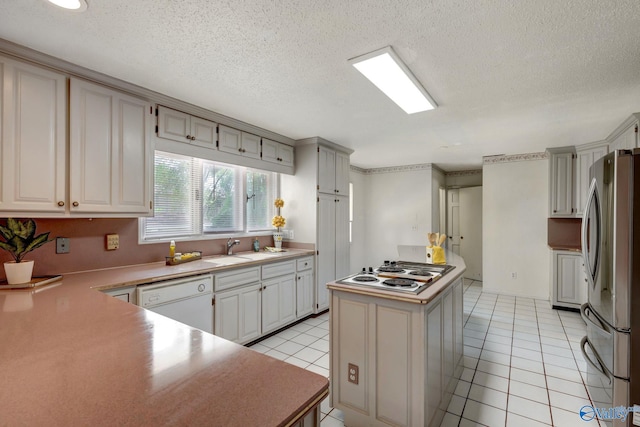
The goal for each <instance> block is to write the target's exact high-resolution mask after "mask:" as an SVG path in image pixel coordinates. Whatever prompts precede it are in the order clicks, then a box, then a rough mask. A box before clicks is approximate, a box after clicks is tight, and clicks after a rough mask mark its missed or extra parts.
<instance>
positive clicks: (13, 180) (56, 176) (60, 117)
mask: <svg viewBox="0 0 640 427" xmlns="http://www.w3.org/2000/svg"><path fill="white" fill-rule="evenodd" d="M0 78H1V80H0V95H1V97H0V114H1V115H0V132H1V133H0V141H1V143H2V146H1V147H0V148H1V151H0V152H1V153H2V155H1V161H0V172H1V174H0V177H1V179H2V183H1V188H0V211H3V212H16V211H24V212H49V213H60V214H63V213H64V212H65V203H66V200H67V197H66V165H67V163H66V132H67V125H66V123H67V119H66V118H67V95H66V78H65V77H64V76H63V75H60V74H57V73H53V72H50V71H47V70H43V69H40V68H37V67H32V66H30V65H27V64H23V63H21V62H18V61H13V60H10V59H6V58H4V57H0ZM10 215H11V214H10V213H8V214H7V215H6V216H10Z"/></svg>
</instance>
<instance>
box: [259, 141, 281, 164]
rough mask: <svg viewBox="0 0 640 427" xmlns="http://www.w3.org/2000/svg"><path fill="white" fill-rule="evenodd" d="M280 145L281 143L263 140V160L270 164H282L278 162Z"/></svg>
mask: <svg viewBox="0 0 640 427" xmlns="http://www.w3.org/2000/svg"><path fill="white" fill-rule="evenodd" d="M278 145H280V143H279V142H275V141H271V140H270V139H266V138H262V160H264V161H266V162H270V163H280V161H279V160H278Z"/></svg>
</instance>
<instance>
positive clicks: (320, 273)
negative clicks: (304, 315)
mask: <svg viewBox="0 0 640 427" xmlns="http://www.w3.org/2000/svg"><path fill="white" fill-rule="evenodd" d="M335 200H336V197H335V196H334V195H329V194H320V196H319V197H318V236H317V240H316V241H317V242H318V246H317V250H318V258H317V259H318V261H317V263H316V271H317V277H318V282H317V284H316V309H315V312H316V313H317V312H320V311H322V310H325V309H327V308H328V307H329V291H328V290H327V283H328V282H331V281H333V280H334V279H335V278H336V233H335V230H336V206H335V205H336V202H335Z"/></svg>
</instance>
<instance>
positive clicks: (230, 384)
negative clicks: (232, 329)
mask: <svg viewBox="0 0 640 427" xmlns="http://www.w3.org/2000/svg"><path fill="white" fill-rule="evenodd" d="M312 253H313V252H312V251H305V250H290V251H288V252H286V253H284V254H278V255H276V256H275V257H274V258H273V261H276V260H282V259H288V258H293V257H299V256H302V255H307V254H309V255H310V254H312ZM241 255H242V254H237V255H236V256H237V257H239V256H241ZM225 258H226V257H223V256H221V257H213V258H209V259H210V260H214V264H211V263H210V262H207V261H206V260H202V261H194V262H191V263H186V264H182V265H179V266H165V265H164V264H163V263H154V264H148V265H139V266H133V267H124V268H118V269H109V270H101V271H94V272H84V273H76V274H69V275H65V276H64V277H63V279H62V281H58V282H55V283H53V284H50V285H45V286H43V287H41V288H35V289H31V290H0V343H1V344H0V382H1V384H2V385H1V386H0V402H2V404H1V405H2V410H1V411H0V425H105V424H108V425H136V426H139V425H165V424H173V425H217V426H218V425H219V426H250V425H256V426H257V425H259V426H283V425H290V424H291V423H293V422H294V421H295V419H296V417H298V416H300V415H302V414H303V413H304V412H306V410H308V409H309V408H310V407H312V406H313V405H315V404H318V403H319V402H320V401H321V400H322V399H323V398H324V397H325V396H326V394H327V392H328V380H327V379H326V378H324V377H322V376H320V375H316V374H314V373H312V372H309V371H306V370H304V369H300V368H298V367H296V366H293V365H290V364H288V363H285V362H282V361H279V360H276V359H273V358H271V357H268V356H265V355H263V354H260V353H258V352H255V351H253V350H250V349H248V348H246V347H243V346H241V345H238V344H235V343H232V342H230V341H227V340H225V339H222V338H219V337H216V336H214V335H211V334H208V333H206V332H202V331H200V330H198V329H194V328H190V327H188V326H186V325H183V324H181V323H178V322H175V321H173V320H170V319H167V318H166V317H163V316H161V315H159V314H156V313H154V312H151V311H147V310H144V309H142V308H140V307H137V306H135V305H132V304H128V303H125V302H123V301H120V300H117V299H115V298H112V297H110V296H108V295H105V294H103V293H101V292H98V291H97V290H96V289H106V288H114V287H119V286H127V285H134V284H139V283H148V282H152V281H157V280H162V279H168V278H175V277H180V276H186V275H193V274H198V273H206V272H210V271H214V272H215V271H220V270H223V269H228V268H232V267H239V266H241V265H242V266H244V265H255V264H256V263H257V262H258V261H255V260H247V263H243V264H240V262H241V259H240V260H235V263H234V264H233V265H232V264H228V263H227V261H230V260H228V259H227V261H225ZM216 259H218V260H219V261H220V262H221V263H220V264H216V263H215V260H216ZM268 261H271V259H269V260H268ZM261 262H265V260H261ZM223 264H224V265H223Z"/></svg>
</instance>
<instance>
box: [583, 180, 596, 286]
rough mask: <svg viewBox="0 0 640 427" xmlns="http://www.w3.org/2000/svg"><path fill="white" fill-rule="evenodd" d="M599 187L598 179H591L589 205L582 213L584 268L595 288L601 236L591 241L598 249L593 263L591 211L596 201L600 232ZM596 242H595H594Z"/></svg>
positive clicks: (591, 284) (590, 283)
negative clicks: (591, 254) (590, 225)
mask: <svg viewBox="0 0 640 427" xmlns="http://www.w3.org/2000/svg"><path fill="white" fill-rule="evenodd" d="M597 191H598V187H597V185H596V179H595V178H594V179H592V180H591V185H590V186H589V195H588V196H587V205H586V206H585V208H584V213H583V214H582V258H583V259H584V269H585V272H586V273H587V274H586V276H587V281H588V283H589V286H591V288H592V289H593V288H594V286H595V284H594V281H595V278H596V274H597V268H598V263H599V258H600V236H595V238H596V239H597V240H596V241H595V242H591V243H592V244H593V247H594V250H595V251H596V256H595V263H594V265H591V261H590V259H589V245H588V244H587V243H588V242H589V212H590V211H591V205H592V204H593V203H595V209H596V217H595V221H597V222H598V224H597V226H598V228H597V233H598V234H599V233H600V224H599V222H600V204H599V203H598V199H597V197H598V194H597ZM594 243H595V244H594Z"/></svg>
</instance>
